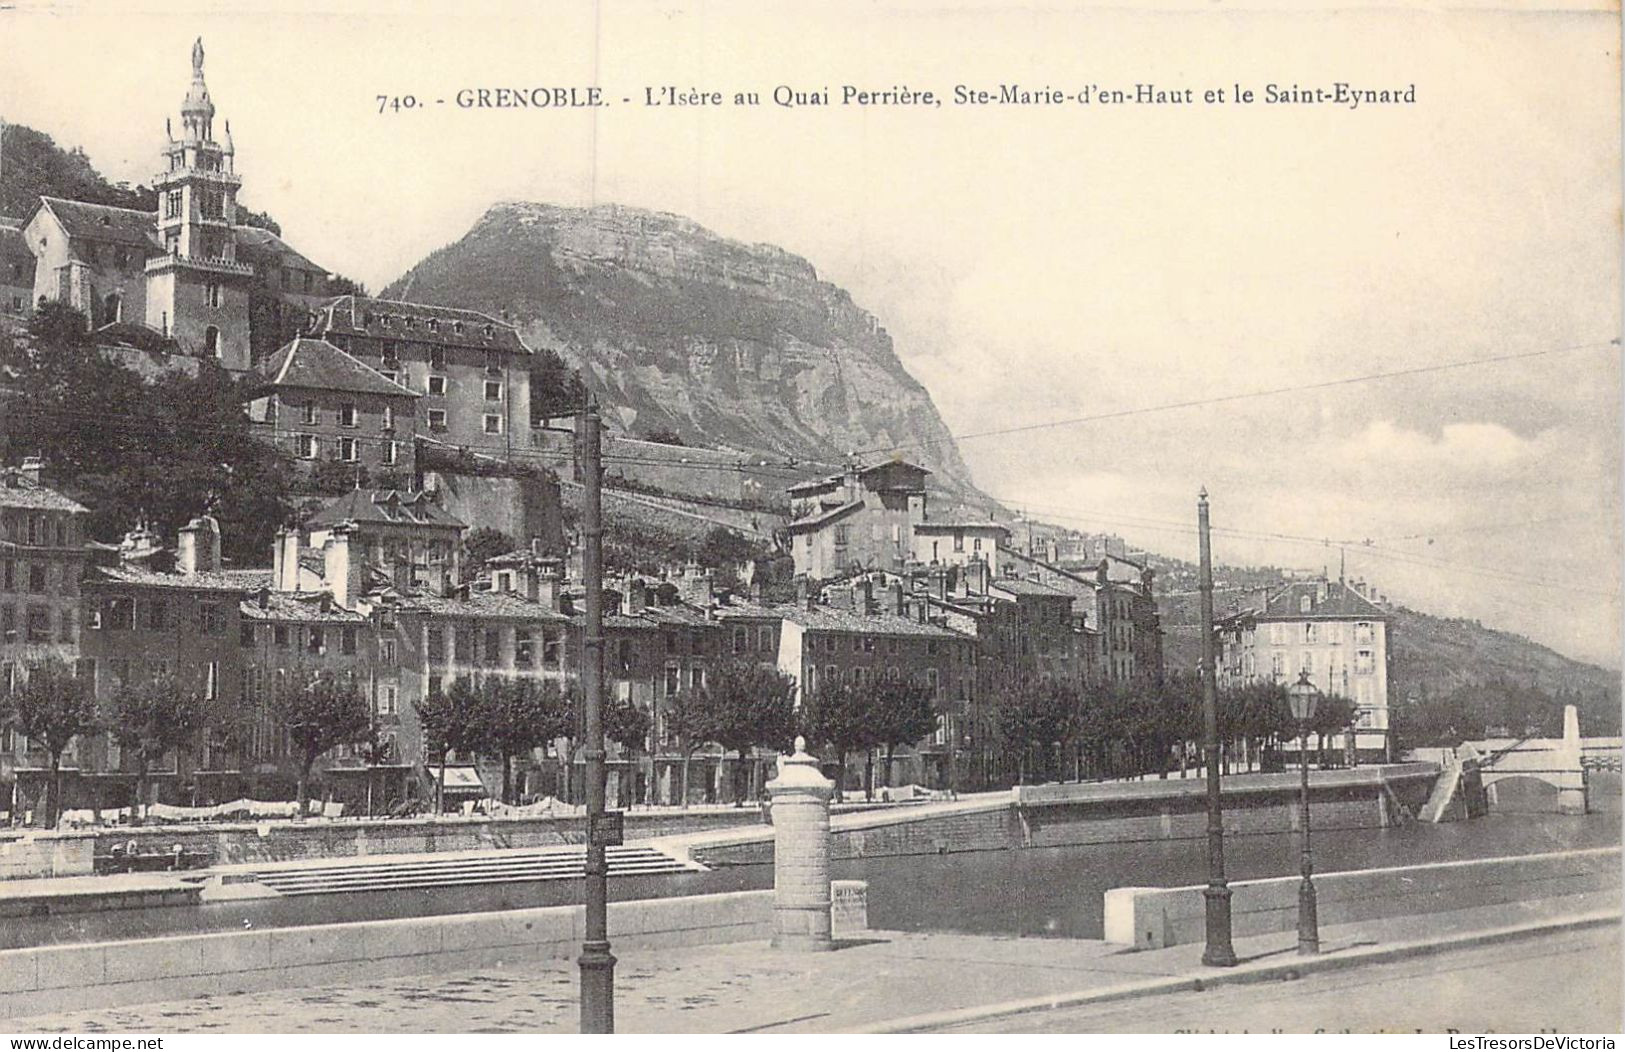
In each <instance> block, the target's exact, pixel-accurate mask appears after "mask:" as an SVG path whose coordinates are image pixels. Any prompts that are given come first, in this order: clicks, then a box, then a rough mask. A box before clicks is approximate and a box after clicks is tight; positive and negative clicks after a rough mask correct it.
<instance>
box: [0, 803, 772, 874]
mask: <svg viewBox="0 0 1625 1052" xmlns="http://www.w3.org/2000/svg"><path fill="white" fill-rule="evenodd" d="M742 826H747V827H748V826H757V827H760V828H763V829H766V826H765V825H763V822H762V815H761V812H760V811H759V810H757V809H755V808H738V809H733V810H715V811H703V812H690V813H687V814H684V813H682V812H651V813H639V812H637V811H631V812H628V813H627V814H626V839H627V842H628V843H633V842H637V841H642V840H651V839H654V838H656V837H665V836H673V835H675V834H679V833H693V832H697V831H700V830H710V829H737V828H739V827H742ZM132 840H133V841H135V842H136V845H137V850H138V851H139V852H141V853H143V854H147V853H154V854H170V853H172V852H173V851H174V848H175V845H177V844H179V845H180V846H181V848H182V849H183V850H185V851H187V852H189V853H190V852H197V853H199V854H201V855H203V856H204V857H205V858H207V860H208V864H209V865H233V864H237V863H265V862H292V861H298V860H301V859H317V858H358V857H363V856H368V855H400V854H421V853H425V852H436V851H485V850H495V849H501V848H532V847H553V846H557V845H560V844H581V843H585V842H586V819H585V818H584V817H582V816H580V815H574V816H566V817H559V818H542V817H525V818H481V819H464V818H442V819H439V820H436V819H432V818H422V819H375V820H368V819H358V820H350V819H342V820H339V821H332V822H328V821H311V822H287V821H277V822H266V823H253V822H247V823H209V824H199V825H151V826H109V827H106V828H103V829H94V830H86V831H81V832H73V833H31V834H27V835H25V836H23V837H18V838H16V839H10V840H8V839H4V838H0V879H9V878H12V877H29V876H64V875H70V874H74V873H81V872H83V873H88V872H90V845H91V843H92V841H93V842H94V850H95V853H96V854H98V855H105V854H108V853H110V852H111V851H112V849H113V848H114V847H115V846H118V847H121V848H122V847H123V846H124V845H127V844H129V842H130V841H132ZM12 860H15V864H13V863H12ZM69 863H72V865H69ZM53 866H55V869H54V870H53V868H52V867H53Z"/></svg>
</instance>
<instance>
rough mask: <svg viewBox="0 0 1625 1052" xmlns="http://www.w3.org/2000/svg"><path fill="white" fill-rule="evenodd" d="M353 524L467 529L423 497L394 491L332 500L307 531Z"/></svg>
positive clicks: (352, 493) (366, 492) (358, 492)
mask: <svg viewBox="0 0 1625 1052" xmlns="http://www.w3.org/2000/svg"><path fill="white" fill-rule="evenodd" d="M347 522H353V523H355V524H357V525H360V526H367V525H389V526H434V527H439V528H441V529H448V530H462V529H466V528H467V526H466V524H465V523H463V522H462V521H461V520H459V519H457V518H456V517H455V516H453V515H452V514H451V513H450V512H448V511H446V510H445V509H444V508H442V507H441V506H440V505H438V504H436V503H435V502H434V500H433V499H431V498H430V497H429V495H428V494H426V493H421V492H420V493H406V492H402V491H401V490H394V489H354V490H351V491H350V492H348V493H346V494H345V495H344V496H342V497H335V498H333V499H332V500H330V501H328V502H327V503H326V504H325V505H323V506H322V509H321V510H320V511H318V512H317V513H316V514H315V515H312V516H311V517H310V521H308V522H307V523H306V524H305V525H306V526H310V527H322V526H338V525H342V524H343V523H347Z"/></svg>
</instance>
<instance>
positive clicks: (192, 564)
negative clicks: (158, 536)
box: [175, 519, 203, 577]
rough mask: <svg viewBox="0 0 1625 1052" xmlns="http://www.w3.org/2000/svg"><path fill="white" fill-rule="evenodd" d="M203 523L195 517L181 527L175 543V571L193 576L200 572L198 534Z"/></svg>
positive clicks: (201, 530) (201, 529)
mask: <svg viewBox="0 0 1625 1052" xmlns="http://www.w3.org/2000/svg"><path fill="white" fill-rule="evenodd" d="M202 532H203V524H202V523H201V522H199V521H198V520H197V519H193V520H192V521H191V522H189V523H187V524H186V525H185V526H182V527H181V528H180V533H179V535H178V536H177V537H176V543H175V572H176V573H178V574H181V575H183V576H186V577H191V576H193V575H195V574H196V573H197V572H198V534H200V533H202Z"/></svg>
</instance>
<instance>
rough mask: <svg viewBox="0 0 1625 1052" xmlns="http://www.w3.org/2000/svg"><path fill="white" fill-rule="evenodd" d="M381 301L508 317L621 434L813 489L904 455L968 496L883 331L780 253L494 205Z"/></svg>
mask: <svg viewBox="0 0 1625 1052" xmlns="http://www.w3.org/2000/svg"><path fill="white" fill-rule="evenodd" d="M384 295H385V296H388V297H393V298H399V299H410V300H419V301H424V302H429V303H446V304H456V305H458V306H462V307H471V308H474V309H477V310H484V311H487V312H489V313H492V314H496V315H503V316H506V317H507V318H508V319H509V320H510V321H512V322H514V323H515V324H517V325H519V326H520V329H521V331H522V332H523V334H524V336H525V340H526V342H527V343H529V344H530V345H531V346H532V347H536V348H546V349H551V350H554V351H557V352H558V353H559V354H560V355H561V356H562V357H563V358H564V359H565V360H566V361H567V362H568V363H569V364H570V365H572V366H574V367H576V368H577V369H579V370H580V372H581V375H582V377H583V379H585V381H586V383H587V386H588V387H589V388H591V389H592V390H593V391H594V393H596V394H597V396H598V398H599V400H600V402H601V403H603V405H604V406H605V411H606V416H607V417H609V418H610V419H612V420H613V421H614V422H615V423H617V424H618V425H619V426H620V427H622V428H624V429H625V430H626V431H628V432H631V433H633V434H642V435H649V434H655V433H661V434H668V435H669V434H671V433H675V435H677V436H680V437H681V439H682V440H683V441H684V442H686V443H688V444H690V445H703V446H712V447H720V448H730V449H736V450H743V451H747V452H762V453H773V454H779V455H782V456H786V457H795V458H800V459H803V460H806V461H817V462H819V463H809V464H808V465H807V474H808V475H809V476H811V475H814V474H816V473H818V472H820V471H828V470H830V469H829V468H828V467H825V466H824V465H826V464H835V465H839V464H840V463H841V462H842V460H843V458H845V457H846V456H847V454H849V453H851V452H854V451H863V450H873V449H880V450H884V449H887V448H890V447H894V446H902V447H906V448H907V454H906V455H907V456H908V457H909V458H910V459H918V460H919V461H920V462H921V463H923V465H924V466H925V467H928V468H930V469H931V470H932V471H933V472H935V476H936V477H935V479H934V481H935V482H937V483H939V484H941V485H943V486H944V487H947V488H948V489H950V490H957V491H959V492H961V493H964V494H966V495H968V496H971V497H972V499H976V498H979V497H980V495H979V494H975V493H974V486H973V483H972V480H971V475H970V470H969V469H968V468H967V467H966V466H965V463H964V461H963V460H961V459H960V456H959V451H958V449H957V447H956V446H955V445H954V441H953V438H952V436H951V435H950V434H949V432H948V428H947V427H946V425H944V424H943V422H942V418H941V417H940V416H938V414H937V409H936V406H935V405H933V404H932V401H931V396H930V395H929V394H928V393H927V392H926V390H925V388H924V387H922V386H921V385H920V383H919V381H917V380H915V379H914V378H913V377H912V376H910V375H909V373H908V371H907V370H906V369H904V368H903V366H902V364H901V363H900V362H899V361H898V358H897V355H896V353H895V352H894V350H893V348H892V342H891V337H890V336H889V335H887V333H886V330H885V329H884V328H882V327H881V325H880V323H879V322H878V321H877V320H876V319H875V317H874V316H873V315H872V314H870V313H869V312H868V311H865V310H863V309H862V308H861V307H859V306H857V305H856V304H854V303H853V302H852V299H851V297H850V296H849V295H848V294H847V293H846V292H845V291H844V290H843V289H840V288H838V287H836V286H835V285H832V284H830V283H829V282H827V281H823V280H821V279H820V278H819V276H818V273H817V271H816V270H814V268H813V266H812V264H811V263H809V262H807V261H806V260H805V259H802V258H800V257H799V256H795V255H792V254H790V253H789V252H786V251H784V250H783V249H781V248H776V247H774V246H771V245H751V244H743V243H741V242H738V241H732V240H729V239H727V238H723V237H720V236H718V235H717V234H714V233H712V232H711V231H709V230H707V229H705V228H704V227H702V226H700V225H699V224H697V223H694V222H692V221H690V220H688V219H684V218H682V217H680V216H675V215H669V214H665V213H660V212H649V211H644V210H641V209H636V208H625V207H620V206H615V205H603V206H597V207H593V208H561V207H555V206H552V205H544V204H528V203H507V204H499V205H496V206H494V207H492V208H491V209H490V210H489V211H487V212H486V214H485V215H484V216H483V217H481V218H480V220H479V221H478V222H476V223H475V224H474V226H473V228H472V229H471V230H469V232H468V233H467V234H466V235H464V236H463V237H462V238H461V239H460V240H458V241H457V242H455V243H454V244H451V245H448V246H447V247H445V248H442V249H440V250H439V251H437V252H434V253H431V254H430V255H429V256H428V257H427V258H425V259H424V260H423V261H422V262H421V263H419V264H417V265H416V266H414V267H413V268H412V269H410V270H409V271H407V272H406V274H404V275H403V276H402V277H401V278H400V279H399V280H397V281H395V282H394V283H393V284H391V285H390V286H389V287H388V288H387V289H385V290H384ZM881 455H883V454H881ZM871 459H873V457H871ZM980 499H981V500H985V498H980Z"/></svg>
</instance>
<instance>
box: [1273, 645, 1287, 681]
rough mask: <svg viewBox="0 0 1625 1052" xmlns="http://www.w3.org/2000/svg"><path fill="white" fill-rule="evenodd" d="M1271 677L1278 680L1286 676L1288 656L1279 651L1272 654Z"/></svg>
mask: <svg viewBox="0 0 1625 1052" xmlns="http://www.w3.org/2000/svg"><path fill="white" fill-rule="evenodd" d="M1270 675H1272V676H1274V677H1275V678H1277V679H1279V678H1281V677H1282V676H1284V675H1286V655H1285V654H1283V653H1281V652H1280V651H1279V650H1275V651H1272V652H1271V653H1270Z"/></svg>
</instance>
